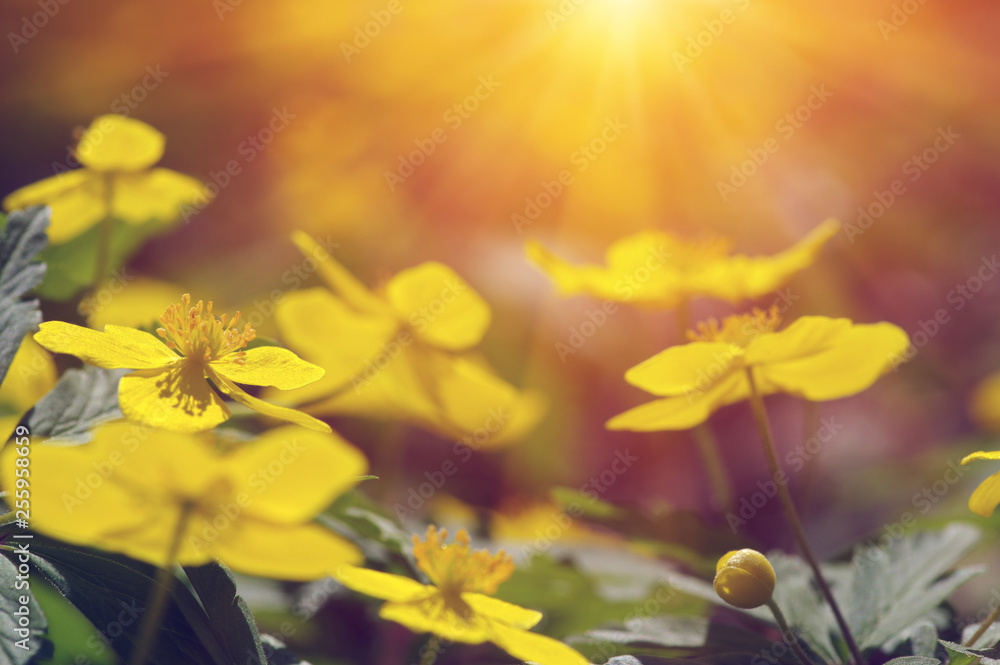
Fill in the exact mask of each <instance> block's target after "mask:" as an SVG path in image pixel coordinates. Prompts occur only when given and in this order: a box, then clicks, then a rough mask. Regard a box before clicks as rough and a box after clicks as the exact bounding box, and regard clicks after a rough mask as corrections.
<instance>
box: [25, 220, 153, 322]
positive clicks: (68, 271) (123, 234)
mask: <svg viewBox="0 0 1000 665" xmlns="http://www.w3.org/2000/svg"><path fill="white" fill-rule="evenodd" d="M169 226H170V225H169V224H164V223H161V222H158V221H156V222H150V223H147V224H141V225H135V224H128V223H126V222H123V221H120V220H114V222H113V223H112V227H111V242H110V243H109V248H108V270H109V271H110V272H111V273H112V278H113V275H114V272H115V271H117V270H118V269H119V268H121V267H122V266H123V265H124V264H125V261H127V260H128V258H129V257H130V256H131V255H132V254H133V253H134V252H135V251H136V249H138V247H139V246H140V245H141V244H142V243H143V242H145V241H146V240H147V239H148V238H150V237H151V236H153V235H155V234H157V233H160V232H162V231H164V230H166V229H167V228H169ZM100 237H101V225H100V224H95V225H94V226H93V227H91V228H89V229H87V230H86V231H84V232H83V233H81V234H80V235H79V236H77V237H75V238H73V239H72V240H70V241H68V242H64V243H61V244H58V245H52V246H51V247H49V248H48V249H46V250H45V251H44V252H42V256H41V259H42V260H43V261H44V262H45V263H46V264H47V265H48V267H49V268H48V273H47V274H46V275H45V281H44V282H42V285H41V286H40V287H39V288H38V294H39V295H40V296H41V297H42V298H44V299H46V300H54V301H58V302H65V301H67V300H70V299H72V298H73V296H75V295H76V294H77V293H79V292H80V291H81V290H83V289H84V288H86V287H88V286H90V285H91V284H93V281H94V271H95V270H96V261H97V258H96V257H97V245H98V243H99V242H100Z"/></svg>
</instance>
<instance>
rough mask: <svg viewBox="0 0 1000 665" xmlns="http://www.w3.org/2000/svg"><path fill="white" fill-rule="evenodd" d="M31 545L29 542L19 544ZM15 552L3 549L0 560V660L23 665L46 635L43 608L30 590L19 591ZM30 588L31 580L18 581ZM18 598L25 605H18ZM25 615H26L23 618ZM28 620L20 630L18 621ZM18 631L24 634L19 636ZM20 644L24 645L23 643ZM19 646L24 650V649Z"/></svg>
mask: <svg viewBox="0 0 1000 665" xmlns="http://www.w3.org/2000/svg"><path fill="white" fill-rule="evenodd" d="M22 542H30V541H22ZM15 558H16V557H15V554H14V550H7V549H6V548H5V551H4V556H2V557H0V585H2V588H0V656H3V657H4V658H3V662H5V663H14V664H15V665H25V663H27V662H28V661H30V660H31V659H32V657H33V656H34V655H35V654H37V653H39V651H40V650H41V648H42V647H43V645H44V643H45V642H46V640H45V637H44V636H45V634H46V633H47V632H48V627H49V624H48V620H47V619H46V618H45V614H44V613H43V612H42V608H41V607H40V606H39V605H38V601H37V600H35V596H34V594H33V593H31V589H30V587H23V588H18V586H17V584H18V583H19V580H18V571H17V566H18V564H17V563H15V561H14V559H15ZM25 582H27V583H28V584H31V580H30V578H29V579H27V580H24V579H23V578H22V580H21V581H20V583H21V584H24V583H25ZM21 598H27V599H28V602H27V603H25V604H22V603H21ZM25 612H26V614H25ZM25 617H26V618H27V622H28V625H27V626H26V627H21V625H20V623H19V620H21V619H23V618H25ZM19 630H23V631H25V632H24V633H19V632H18V631H19ZM22 640H23V641H22ZM18 643H21V644H24V645H25V646H27V648H26V649H23V648H21V647H19V646H17V644H18Z"/></svg>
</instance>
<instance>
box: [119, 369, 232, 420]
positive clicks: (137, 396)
mask: <svg viewBox="0 0 1000 665" xmlns="http://www.w3.org/2000/svg"><path fill="white" fill-rule="evenodd" d="M118 403H119V404H120V405H121V409H122V413H124V414H125V417H126V418H128V419H129V420H134V421H137V422H141V423H147V424H150V425H153V426H155V427H162V428H164V429H168V430H171V431H174V432H201V431H204V430H209V429H212V428H213V427H215V426H216V425H218V424H220V423H223V422H225V421H226V420H228V419H229V415H230V413H229V409H228V408H227V407H226V405H225V404H224V403H223V401H222V399H220V398H219V396H218V395H217V394H216V393H215V391H214V390H212V388H211V386H209V385H208V381H206V380H205V376H204V373H203V372H202V370H201V368H200V367H199V366H198V365H196V364H193V363H188V362H179V363H175V364H174V365H171V366H170V367H165V368H160V369H143V370H139V371H137V372H132V373H131V374H128V375H126V376H124V377H122V380H121V383H119V384H118Z"/></svg>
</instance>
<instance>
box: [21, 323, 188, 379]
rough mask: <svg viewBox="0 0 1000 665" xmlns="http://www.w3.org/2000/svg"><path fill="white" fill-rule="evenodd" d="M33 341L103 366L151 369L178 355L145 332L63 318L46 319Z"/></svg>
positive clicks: (172, 361) (176, 358)
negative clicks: (85, 325) (92, 326)
mask: <svg viewBox="0 0 1000 665" xmlns="http://www.w3.org/2000/svg"><path fill="white" fill-rule="evenodd" d="M35 341H36V342H38V343H39V344H40V345H41V346H43V347H45V348H46V349H48V350H49V351H52V352H54V353H68V354H70V355H74V356H76V357H77V358H79V359H80V360H82V361H84V362H86V363H88V364H90V365H96V366H98V367H103V368H104V369H118V368H126V369H154V368H158V367H165V366H167V365H170V364H172V363H175V362H177V361H178V360H180V356H178V355H177V354H176V353H174V352H173V351H171V350H170V349H169V348H167V346H166V345H165V344H164V343H163V342H161V341H160V340H158V339H157V338H156V337H154V336H153V335H150V334H149V333H146V332H142V331H141V330H135V329H133V328H124V327H122V326H105V328H104V332H97V331H96V330H91V329H90V328H83V327H81V326H75V325H73V324H71V323H64V322H63V321H47V322H45V323H43V324H42V325H41V326H40V327H39V330H38V332H37V333H35Z"/></svg>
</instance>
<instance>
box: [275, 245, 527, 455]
mask: <svg viewBox="0 0 1000 665" xmlns="http://www.w3.org/2000/svg"><path fill="white" fill-rule="evenodd" d="M292 237H293V240H294V241H295V243H296V244H297V245H298V246H299V248H300V249H301V250H302V253H303V254H305V255H306V256H307V257H315V258H316V259H317V263H318V270H319V273H320V275H321V276H322V277H323V279H324V281H325V282H326V284H327V286H328V287H329V288H328V289H327V288H321V287H320V288H310V289H305V290H302V291H296V292H293V293H290V294H288V295H287V296H285V298H283V299H282V301H281V302H280V303H279V305H278V307H277V310H276V315H275V318H276V321H277V324H278V328H279V329H280V331H281V336H282V338H283V339H284V340H285V341H286V342H287V343H288V346H289V348H292V349H294V350H296V351H297V352H298V353H300V354H301V355H302V357H303V358H306V359H307V360H309V361H311V362H314V363H316V364H317V365H319V366H320V367H322V368H323V369H325V370H326V376H325V377H324V378H323V379H322V380H321V381H317V382H316V383H314V384H312V385H310V386H308V387H307V388H304V389H301V390H297V391H295V392H294V393H291V394H290V395H289V396H288V399H290V400H292V402H291V403H293V404H307V406H304V407H302V408H303V410H305V411H307V412H309V413H313V414H345V415H360V416H366V417H374V418H400V419H404V420H408V421H412V422H415V423H417V424H419V425H421V426H423V427H426V428H428V429H430V430H432V431H435V432H438V433H440V434H442V435H444V436H448V437H453V438H456V439H461V440H463V441H465V442H467V443H468V444H469V445H471V446H474V447H486V448H488V447H493V446H497V445H501V444H504V443H508V442H511V441H514V440H517V439H518V438H520V437H521V436H523V435H524V434H525V433H526V432H527V431H528V430H529V429H531V428H532V427H533V426H534V425H535V423H536V422H537V421H538V419H539V417H540V416H541V412H542V410H543V406H542V400H541V398H540V397H539V396H537V395H535V394H533V393H522V392H520V391H518V390H517V389H516V388H514V387H513V386H511V385H510V384H509V383H507V382H506V381H503V380H502V379H500V378H499V377H497V376H496V375H495V374H494V373H493V371H492V370H491V369H490V368H489V366H488V365H486V363H485V362H483V361H481V360H480V359H479V358H477V357H476V356H475V355H473V354H472V349H473V347H475V346H476V345H477V344H478V343H479V341H480V340H481V339H482V337H483V335H484V333H485V332H486V329H487V328H488V327H489V325H490V317H491V314H490V308H489V305H487V304H486V302H485V301H484V300H483V299H482V297H481V296H480V295H479V294H478V293H476V292H475V291H474V290H473V288H472V287H471V286H470V285H469V284H468V283H467V282H466V281H465V280H463V279H462V278H461V277H459V276H458V275H457V274H456V273H455V272H454V271H453V270H452V269H451V268H449V267H447V266H445V265H442V264H440V263H435V262H428V263H423V264H420V265H418V266H416V267H414V268H410V269H408V270H404V271H402V272H400V273H399V274H397V275H395V276H394V277H392V278H391V279H390V280H389V281H388V283H387V284H386V285H385V288H384V290H383V291H382V292H381V293H379V294H376V293H373V292H372V291H370V290H368V288H366V287H365V286H364V285H363V284H361V282H359V281H358V280H357V279H356V278H355V277H354V276H353V275H351V273H350V272H348V271H347V269H346V268H344V267H343V266H342V265H340V264H339V263H337V262H336V260H334V259H333V257H331V256H330V255H329V254H328V253H327V252H326V251H325V250H323V249H322V248H321V247H320V246H319V245H318V244H317V243H316V242H315V241H313V240H312V238H310V237H309V236H308V235H306V234H305V233H301V232H297V233H295V234H294V235H293V236H292Z"/></svg>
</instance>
